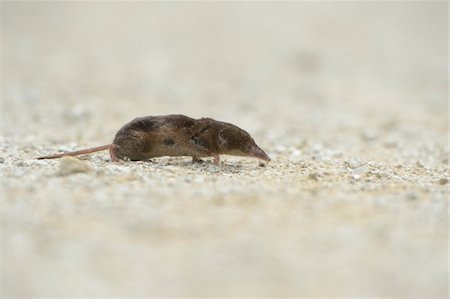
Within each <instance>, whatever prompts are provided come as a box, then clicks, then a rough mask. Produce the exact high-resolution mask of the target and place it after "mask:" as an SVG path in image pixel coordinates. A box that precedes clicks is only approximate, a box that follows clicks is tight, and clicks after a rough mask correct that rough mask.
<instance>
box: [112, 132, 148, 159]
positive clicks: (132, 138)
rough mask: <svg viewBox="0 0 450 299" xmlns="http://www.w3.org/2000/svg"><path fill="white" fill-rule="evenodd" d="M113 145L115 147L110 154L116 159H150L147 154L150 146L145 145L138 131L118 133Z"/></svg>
mask: <svg viewBox="0 0 450 299" xmlns="http://www.w3.org/2000/svg"><path fill="white" fill-rule="evenodd" d="M113 143H114V144H115V145H116V146H115V148H114V149H113V150H112V152H113V153H114V154H115V155H116V158H118V159H121V160H132V161H140V160H147V159H149V158H151V157H150V156H149V154H148V152H149V151H150V146H149V144H146V142H145V140H144V138H143V136H142V135H141V134H140V133H139V132H138V131H134V130H128V131H126V132H119V133H118V134H117V135H116V138H115V139H114V142H113ZM111 158H112V156H111Z"/></svg>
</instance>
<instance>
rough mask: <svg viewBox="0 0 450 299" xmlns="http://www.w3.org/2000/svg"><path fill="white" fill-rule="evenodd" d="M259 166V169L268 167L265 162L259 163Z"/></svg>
mask: <svg viewBox="0 0 450 299" xmlns="http://www.w3.org/2000/svg"><path fill="white" fill-rule="evenodd" d="M258 166H259V167H266V163H264V162H263V161H259V163H258Z"/></svg>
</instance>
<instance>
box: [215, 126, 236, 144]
mask: <svg viewBox="0 0 450 299" xmlns="http://www.w3.org/2000/svg"><path fill="white" fill-rule="evenodd" d="M232 135H233V130H231V129H222V130H220V131H219V134H217V139H218V140H219V144H220V145H221V146H222V147H226V146H228V145H229V143H230V141H231V139H232Z"/></svg>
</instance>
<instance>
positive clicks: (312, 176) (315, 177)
mask: <svg viewBox="0 0 450 299" xmlns="http://www.w3.org/2000/svg"><path fill="white" fill-rule="evenodd" d="M308 179H310V180H313V181H318V180H319V174H318V173H317V172H311V173H310V174H308Z"/></svg>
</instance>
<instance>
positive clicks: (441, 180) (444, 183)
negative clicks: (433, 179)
mask: <svg viewBox="0 0 450 299" xmlns="http://www.w3.org/2000/svg"><path fill="white" fill-rule="evenodd" d="M439 184H440V185H446V184H448V179H447V178H440V179H439Z"/></svg>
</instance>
